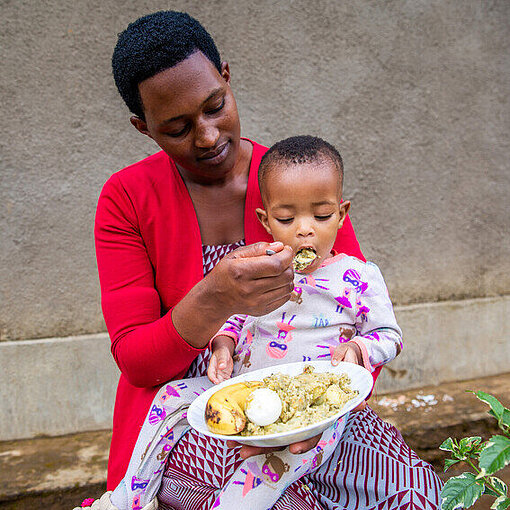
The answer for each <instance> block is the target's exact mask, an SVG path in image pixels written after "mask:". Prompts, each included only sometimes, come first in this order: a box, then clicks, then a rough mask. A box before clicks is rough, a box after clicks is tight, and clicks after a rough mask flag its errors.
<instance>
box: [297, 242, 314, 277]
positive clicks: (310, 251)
mask: <svg viewBox="0 0 510 510" xmlns="http://www.w3.org/2000/svg"><path fill="white" fill-rule="evenodd" d="M317 257H318V255H317V252H316V251H315V249H314V248H309V247H305V248H300V249H299V250H298V251H297V252H296V255H294V259H293V260H292V265H293V266H294V271H296V272H298V273H299V272H301V271H303V270H305V269H306V268H307V267H309V266H311V265H312V264H313V263H314V262H315V260H316V259H317Z"/></svg>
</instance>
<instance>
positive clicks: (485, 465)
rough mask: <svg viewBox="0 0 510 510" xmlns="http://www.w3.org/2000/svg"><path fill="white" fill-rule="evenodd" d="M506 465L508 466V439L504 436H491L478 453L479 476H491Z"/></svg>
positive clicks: (509, 441) (509, 447) (509, 452)
mask: <svg viewBox="0 0 510 510" xmlns="http://www.w3.org/2000/svg"><path fill="white" fill-rule="evenodd" d="M507 464H510V439H509V438H508V437H505V436H492V437H491V438H490V439H489V440H488V441H487V443H486V446H485V448H484V449H483V450H482V451H481V453H480V461H479V466H480V468H481V470H482V472H481V473H480V475H482V473H483V475H482V476H485V475H492V474H493V473H495V472H496V471H499V470H500V469H503V468H504V467H505V466H506V465H507ZM480 475H478V476H480Z"/></svg>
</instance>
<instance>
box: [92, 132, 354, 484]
mask: <svg viewBox="0 0 510 510" xmlns="http://www.w3.org/2000/svg"><path fill="white" fill-rule="evenodd" d="M252 143H253V155H252V159H251V165H250V174H249V179H248V189H247V193H246V206H245V216H244V234H245V240H246V243H247V244H251V243H253V242H256V241H261V240H264V241H265V240H267V241H272V239H271V238H270V237H269V236H268V234H267V233H266V231H265V230H264V229H263V228H262V226H261V225H260V223H259V221H258V219H257V217H256V214H255V209H256V208H257V207H262V201H261V198H260V193H259V189H258V183H257V170H258V167H259V163H260V159H261V157H262V155H263V154H264V153H265V151H266V150H267V148H266V147H263V146H261V145H259V144H257V143H255V142H252ZM95 240H96V256H97V265H98V270H99V280H100V284H101V303H102V308H103V314H104V318H105V321H106V327H107V329H108V333H109V334H110V338H111V342H112V345H111V350H112V354H113V357H114V358H115V361H116V362H117V365H118V366H119V368H120V371H121V376H120V381H119V385H118V389H117V396H116V401H115V410H114V416H113V437H112V443H111V448H110V459H109V463H108V490H110V489H113V488H114V487H116V486H117V484H118V483H119V482H120V480H121V479H122V477H123V476H124V473H125V470H126V468H127V465H128V462H129V459H130V456H131V452H132V450H133V447H134V445H135V442H136V439H137V436H138V433H139V431H140V428H141V426H142V424H143V421H144V419H145V415H146V414H147V411H148V409H149V406H150V403H151V402H152V400H153V397H154V395H155V394H156V393H157V391H158V389H159V386H160V385H161V384H163V383H164V382H167V381H170V380H172V379H180V378H182V377H183V376H184V375H185V373H186V371H187V369H188V367H189V366H190V364H191V362H192V361H193V360H194V359H195V357H196V356H197V355H198V354H199V353H200V352H202V350H203V349H196V348H194V347H192V346H191V345H189V344H188V343H187V342H186V341H185V340H184V339H183V338H182V337H181V336H180V335H179V333H178V332H177V331H176V329H175V327H174V325H173V323H172V318H171V313H170V311H171V309H172V307H173V306H175V305H176V304H177V303H178V302H179V301H180V299H181V298H182V297H183V296H184V295H186V293H187V292H188V291H189V290H190V289H191V288H192V287H193V286H194V285H195V284H196V283H197V282H198V281H199V280H200V279H202V278H203V267H202V242H201V239H200V230H199V226H198V221H197V217H196V214H195V210H194V207H193V203H192V201H191V198H190V196H189V193H188V191H187V189H186V186H185V185H184V182H183V180H182V178H181V176H180V174H179V172H178V171H177V169H176V166H175V164H174V163H173V161H172V160H170V158H169V157H168V155H167V154H165V153H164V152H163V151H161V152H158V153H156V154H154V155H152V156H149V157H148V158H146V159H144V160H142V161H140V162H138V163H135V164H134V165H131V166H129V167H127V168H124V170H121V171H120V172H117V173H116V174H114V175H112V176H111V177H110V179H109V180H108V181H107V182H106V184H105V185H104V187H103V190H102V192H101V195H100V197H99V202H98V206H97V212H96V223H95ZM335 249H336V250H337V251H338V252H343V253H347V254H350V255H354V256H356V257H358V258H361V259H363V260H364V258H363V255H362V254H361V251H360V248H359V244H358V241H357V240H356V236H355V234H354V231H353V229H352V225H351V222H350V220H349V218H348V217H347V218H346V221H345V222H344V226H343V227H342V229H341V230H340V231H339V234H338V237H337V241H336V243H335Z"/></svg>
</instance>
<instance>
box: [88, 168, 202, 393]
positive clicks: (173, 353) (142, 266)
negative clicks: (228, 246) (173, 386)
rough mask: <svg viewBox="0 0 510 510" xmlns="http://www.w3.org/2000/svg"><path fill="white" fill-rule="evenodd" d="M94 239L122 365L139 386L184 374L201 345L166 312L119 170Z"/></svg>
mask: <svg viewBox="0 0 510 510" xmlns="http://www.w3.org/2000/svg"><path fill="white" fill-rule="evenodd" d="M95 242H96V257H97V266H98V271H99V281H100V285H101V305H102V309H103V315H104V318H105V322H106V327H107V329H108V333H109V334H110V338H111V341H112V346H111V350H112V354H113V357H114V358H115V361H116V363H117V365H118V367H119V369H120V370H121V372H122V373H123V374H124V376H125V377H126V379H127V380H128V381H129V383H130V384H132V385H133V386H136V387H150V386H156V385H158V384H161V383H163V382H165V381H169V380H171V379H176V378H180V377H182V376H183V375H184V374H185V372H186V370H187V369H188V367H189V365H190V364H191V362H192V361H193V360H194V359H195V358H196V356H197V354H199V353H200V352H202V349H195V348H194V347H192V346H191V345H189V344H188V343H187V342H186V341H185V340H184V339H183V338H182V337H181V336H180V335H179V333H178V332H177V331H176V329H175V327H174V325H173V323H172V317H171V313H172V309H170V310H169V311H168V312H167V313H166V314H165V315H163V316H161V301H160V298H159V294H158V292H157V290H156V288H155V285H154V275H153V268H152V265H151V263H150V260H149V257H148V254H147V250H146V247H145V244H144V241H143V239H142V237H141V235H140V231H139V227H138V221H137V217H136V212H135V210H134V208H133V205H132V203H131V201H130V199H129V196H128V194H127V193H126V191H125V190H124V188H123V187H122V184H121V182H120V178H119V177H118V176H116V175H114V176H113V177H112V178H111V179H110V180H109V181H108V182H107V183H106V184H105V186H104V188H103V190H102V192H101V196H100V197H99V202H98V206H97V212H96V222H95Z"/></svg>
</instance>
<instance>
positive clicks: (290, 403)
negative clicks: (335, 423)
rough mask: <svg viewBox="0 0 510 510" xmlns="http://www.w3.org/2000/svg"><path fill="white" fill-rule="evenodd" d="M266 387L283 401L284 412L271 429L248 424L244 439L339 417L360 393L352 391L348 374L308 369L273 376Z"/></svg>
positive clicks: (265, 383) (264, 383) (266, 383)
mask: <svg viewBox="0 0 510 510" xmlns="http://www.w3.org/2000/svg"><path fill="white" fill-rule="evenodd" d="M262 382H263V387H265V388H269V389H271V390H274V391H276V392H277V393H278V396H279V397H280V399H281V401H282V412H281V414H280V417H279V418H278V420H276V422H275V423H272V424H271V425H266V426H264V427H260V426H258V425H255V424H254V423H252V422H250V421H247V422H246V426H245V428H244V430H243V431H242V432H241V435H242V436H255V435H257V436H258V435H267V434H276V433H279V432H287V431H289V430H293V429H298V428H301V427H306V426H307V425H311V424H313V423H317V422H319V421H322V420H324V419H326V418H329V417H330V416H333V415H334V414H336V413H337V412H338V411H339V410H340V409H341V408H342V407H343V406H344V404H345V403H346V402H348V401H349V400H351V399H353V398H354V397H355V396H356V395H357V394H358V392H357V391H354V390H352V389H351V388H350V386H349V385H350V382H351V381H350V379H349V377H348V376H347V375H346V374H342V375H338V374H333V373H330V372H322V373H320V372H319V373H315V372H314V368H313V367H312V366H310V365H306V366H305V368H304V370H303V373H302V374H299V375H297V376H290V375H285V374H278V373H276V374H272V375H270V376H269V377H266V378H264V380H263V381H262Z"/></svg>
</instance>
